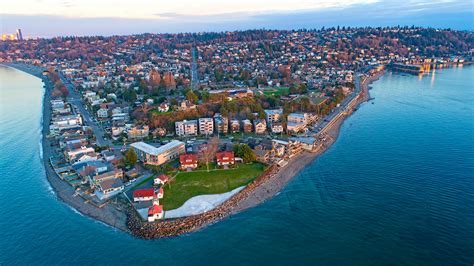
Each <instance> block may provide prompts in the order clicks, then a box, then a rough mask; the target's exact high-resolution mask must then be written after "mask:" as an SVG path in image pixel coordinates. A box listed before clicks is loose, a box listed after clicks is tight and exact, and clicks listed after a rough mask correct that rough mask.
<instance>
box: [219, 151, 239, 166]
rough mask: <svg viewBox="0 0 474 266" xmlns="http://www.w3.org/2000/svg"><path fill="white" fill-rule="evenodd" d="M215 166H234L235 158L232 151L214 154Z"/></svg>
mask: <svg viewBox="0 0 474 266" xmlns="http://www.w3.org/2000/svg"><path fill="white" fill-rule="evenodd" d="M216 159H217V165H218V166H225V165H232V164H235V157H234V152H233V151H223V152H218V153H216Z"/></svg>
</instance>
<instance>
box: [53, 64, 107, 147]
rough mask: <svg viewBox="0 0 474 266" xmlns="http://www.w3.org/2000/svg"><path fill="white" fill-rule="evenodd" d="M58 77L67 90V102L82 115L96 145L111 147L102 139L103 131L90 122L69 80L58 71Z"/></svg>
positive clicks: (78, 95)
mask: <svg viewBox="0 0 474 266" xmlns="http://www.w3.org/2000/svg"><path fill="white" fill-rule="evenodd" d="M59 77H60V78H61V81H62V82H63V83H64V85H66V87H67V89H68V90H69V97H68V98H69V99H68V100H69V102H70V103H71V104H72V105H73V106H75V107H76V108H77V110H78V111H79V113H80V114H82V117H83V118H84V122H85V125H87V126H90V127H91V129H92V131H93V132H94V136H95V138H96V143H97V145H99V146H105V145H108V146H112V142H111V141H110V140H106V139H105V138H104V130H103V129H102V128H101V127H100V126H98V125H97V123H95V122H94V121H93V120H92V117H91V114H90V112H89V110H87V109H86V107H85V105H84V102H83V100H82V97H81V95H80V94H79V93H78V92H77V91H76V90H75V89H74V85H73V84H72V83H71V82H70V81H69V80H67V79H66V78H65V77H64V75H63V74H62V73H61V72H60V71H59Z"/></svg>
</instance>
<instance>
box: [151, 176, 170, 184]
mask: <svg viewBox="0 0 474 266" xmlns="http://www.w3.org/2000/svg"><path fill="white" fill-rule="evenodd" d="M169 180H170V177H169V176H168V175H165V174H161V175H159V176H157V177H155V178H154V179H153V184H154V185H164V184H166V182H168V181H169Z"/></svg>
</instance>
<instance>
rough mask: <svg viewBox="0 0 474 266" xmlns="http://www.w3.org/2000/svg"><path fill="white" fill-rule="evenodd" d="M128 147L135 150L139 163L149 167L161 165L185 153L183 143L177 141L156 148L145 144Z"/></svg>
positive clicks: (139, 143) (136, 143)
mask: <svg viewBox="0 0 474 266" xmlns="http://www.w3.org/2000/svg"><path fill="white" fill-rule="evenodd" d="M130 147H132V148H133V149H134V150H135V152H136V153H137V156H138V159H139V160H140V161H142V162H143V163H144V164H151V165H162V164H164V163H167V162H169V161H171V160H173V159H175V158H178V156H179V155H180V154H183V153H184V152H185V147H184V143H183V142H181V141H178V140H173V141H171V142H169V143H167V144H165V145H162V146H160V147H158V148H157V147H155V146H152V145H150V144H146V143H145V142H135V143H132V144H131V145H130Z"/></svg>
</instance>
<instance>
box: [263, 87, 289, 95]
mask: <svg viewBox="0 0 474 266" xmlns="http://www.w3.org/2000/svg"><path fill="white" fill-rule="evenodd" d="M289 92H290V88H289V87H275V88H265V89H263V94H265V95H266V96H270V95H274V96H282V95H286V94H288V93H289Z"/></svg>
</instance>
